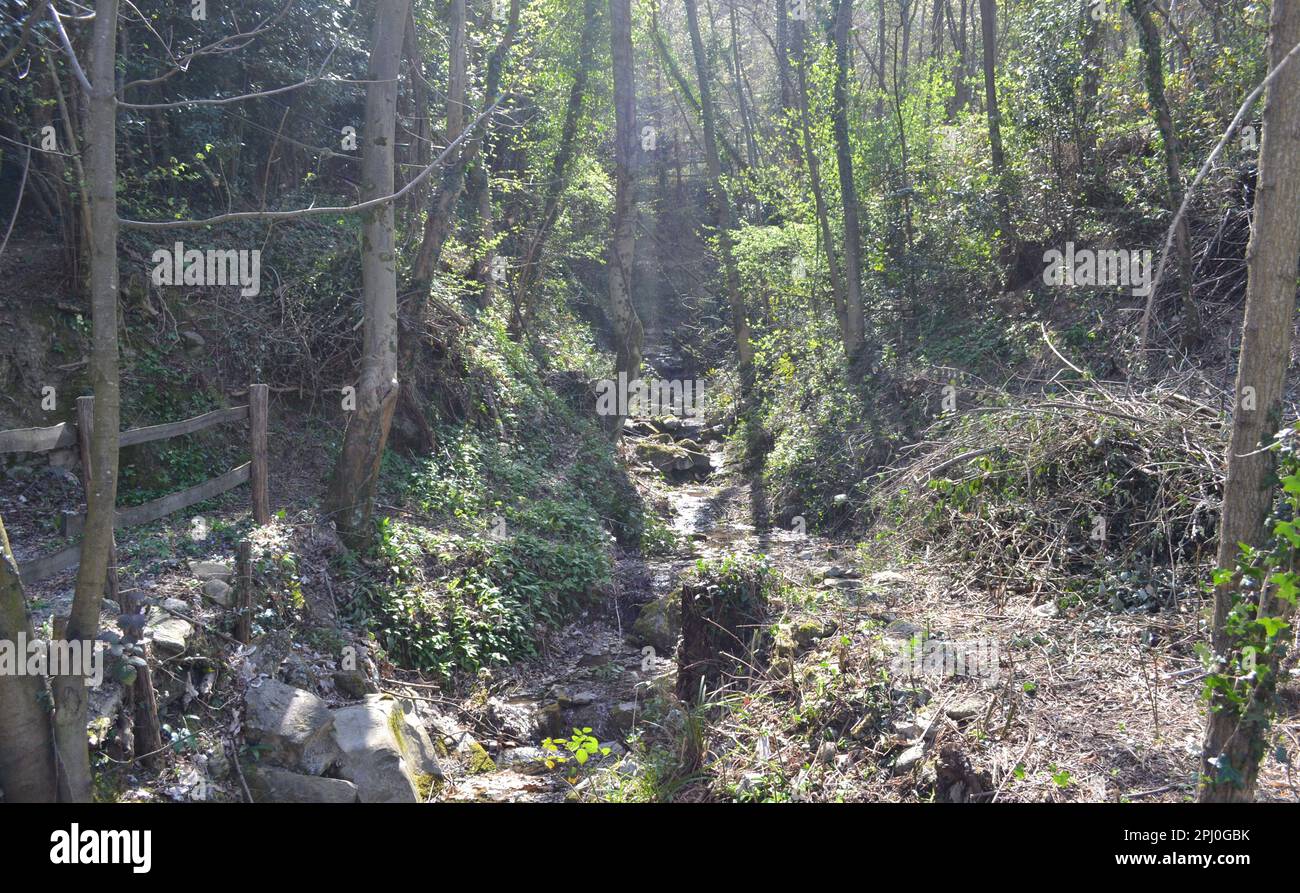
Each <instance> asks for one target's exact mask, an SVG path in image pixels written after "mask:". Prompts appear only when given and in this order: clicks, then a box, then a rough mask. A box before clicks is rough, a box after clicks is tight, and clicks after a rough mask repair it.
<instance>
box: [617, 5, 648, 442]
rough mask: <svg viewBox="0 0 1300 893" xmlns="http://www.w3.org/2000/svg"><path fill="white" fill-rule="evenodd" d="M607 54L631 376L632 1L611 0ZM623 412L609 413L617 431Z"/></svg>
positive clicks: (625, 348)
mask: <svg viewBox="0 0 1300 893" xmlns="http://www.w3.org/2000/svg"><path fill="white" fill-rule="evenodd" d="M609 34H610V37H609V40H610V53H611V56H612V57H613V63H614V168H615V186H614V223H613V233H612V236H611V238H610V243H609V307H610V314H611V316H612V322H613V325H614V337H615V340H616V342H617V343H616V350H615V363H614V367H615V370H616V371H617V372H618V373H622V374H625V375H626V376H627V379H626V380H627V381H632V380H633V379H635V378H636V377H637V376H638V375H639V374H640V370H641V339H642V337H643V332H642V329H641V320H640V319H639V318H638V317H637V314H636V307H634V306H633V304H632V274H633V268H634V265H635V257H634V255H635V250H636V228H635V227H636V174H635V170H634V164H635V162H636V152H637V130H636V80H635V78H634V76H633V69H632V65H633V59H632V3H631V0H610V4H609ZM622 427H623V418H622V416H617V415H616V416H614V417H613V418H612V430H613V432H614V433H615V434H617V433H618V432H619V431H621V430H622Z"/></svg>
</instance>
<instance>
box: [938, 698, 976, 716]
mask: <svg viewBox="0 0 1300 893" xmlns="http://www.w3.org/2000/svg"><path fill="white" fill-rule="evenodd" d="M944 712H945V713H946V714H947V715H948V718H949V719H956V720H962V719H970V718H971V717H973V716H979V715H980V714H981V713H983V712H984V702H983V701H981V700H980V699H979V698H967V699H966V700H964V701H959V702H957V703H956V704H954V705H953V706H951V707H949V708H948V709H947V710H946V711H944Z"/></svg>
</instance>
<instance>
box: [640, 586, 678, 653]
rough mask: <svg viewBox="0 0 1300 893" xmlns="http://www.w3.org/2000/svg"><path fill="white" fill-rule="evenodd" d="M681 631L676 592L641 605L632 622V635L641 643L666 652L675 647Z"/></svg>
mask: <svg viewBox="0 0 1300 893" xmlns="http://www.w3.org/2000/svg"><path fill="white" fill-rule="evenodd" d="M681 631H682V604H681V597H680V596H679V595H678V594H677V593H676V592H670V593H669V594H667V595H664V596H660V597H659V598H657V599H655V600H654V601H652V602H648V603H647V604H645V605H642V606H641V613H640V614H639V615H638V616H637V618H636V622H635V623H633V624H632V635H633V637H634V638H635V639H636V640H637V641H638V642H639V643H640V644H642V645H650V646H652V647H653V648H655V649H656V650H658V651H660V652H662V653H664V654H667V653H668V652H670V651H672V650H673V649H674V648H676V647H677V637H678V636H679V635H680V634H681Z"/></svg>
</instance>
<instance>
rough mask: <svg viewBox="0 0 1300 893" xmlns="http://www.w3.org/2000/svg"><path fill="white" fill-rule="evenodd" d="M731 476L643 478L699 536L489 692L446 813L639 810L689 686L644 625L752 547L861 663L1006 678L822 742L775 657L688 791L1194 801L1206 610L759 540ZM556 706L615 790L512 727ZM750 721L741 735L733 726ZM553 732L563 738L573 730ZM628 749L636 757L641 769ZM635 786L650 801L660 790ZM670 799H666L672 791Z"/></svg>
mask: <svg viewBox="0 0 1300 893" xmlns="http://www.w3.org/2000/svg"><path fill="white" fill-rule="evenodd" d="M714 463H715V466H716V471H715V473H714V474H712V475H711V476H710V477H709V479H708V480H706V481H704V482H697V483H686V484H669V483H666V482H664V481H663V480H662V479H661V478H660V477H659V476H658V475H657V474H655V473H654V472H652V471H648V470H645V469H643V470H642V472H641V478H640V484H641V486H643V487H645V488H646V489H647V490H650V491H653V492H654V494H655V496H656V497H657V499H658V501H660V503H661V504H664V505H666V506H667V507H668V509H669V511H670V512H671V517H672V523H673V526H674V529H675V531H676V533H677V534H678V536H679V540H680V544H681V545H680V547H679V548H678V550H677V552H676V554H674V555H672V556H669V557H664V558H658V559H649V560H646V559H642V558H639V557H636V556H631V555H625V556H624V557H623V560H622V562H621V564H620V567H619V572H618V578H619V588H618V592H617V594H616V595H615V597H614V599H613V601H612V602H611V604H610V605H609V606H608V607H609V610H608V611H606V612H600V611H597V612H593V613H592V614H591V615H589V616H587V617H584V618H582V619H580V620H579V621H577V622H575V623H573V624H572V625H570V626H568V627H566V628H565V629H563V630H561V631H559V632H558V633H557V634H556V635H554V636H553V637H551V638H549V639H548V640H547V642H546V650H545V654H544V656H543V658H542V659H541V660H539V661H536V662H530V663H527V664H521V665H517V666H515V667H514V668H512V669H511V670H510V671H508V672H507V673H504V674H497V675H496V681H495V683H494V684H493V686H492V688H493V693H492V696H491V697H490V698H488V700H487V701H486V702H485V701H484V700H483V697H482V695H480V696H478V698H477V702H475V701H474V700H467V701H465V702H463V703H462V704H460V705H459V706H458V709H459V710H460V712H462V713H463V715H465V716H469V717H477V718H478V719H477V722H476V727H477V729H478V730H480V731H481V732H484V733H486V737H485V739H484V741H485V744H487V746H488V749H489V750H490V751H492V752H493V753H494V754H495V762H494V763H493V766H492V768H491V770H490V771H486V772H468V773H464V774H461V775H459V777H457V775H456V774H454V773H453V774H452V775H451V776H449V779H448V785H447V787H446V788H445V791H444V794H443V796H444V797H445V798H446V799H451V800H480V801H482V800H487V801H552V800H562V799H565V798H569V799H592V798H596V797H600V798H609V797H610V796H611V795H612V796H613V797H615V798H623V797H627V796H628V787H629V785H628V784H627V781H628V780H629V779H639V778H642V777H643V776H644V775H645V773H646V769H645V767H644V766H642V765H641V762H642V761H643V759H644V746H642V747H641V748H640V750H639V751H638V750H637V742H641V743H642V745H644V741H646V740H650V739H653V737H654V735H655V734H656V733H662V732H663V731H665V729H666V728H667V727H672V726H673V723H672V716H671V711H669V713H668V716H667V718H665V716H664V714H663V711H662V710H660V711H659V712H658V713H656V711H655V709H654V704H653V701H652V698H653V697H654V696H655V695H656V694H657V693H664V692H666V691H671V689H672V684H673V682H674V680H675V672H676V668H675V666H674V664H673V662H672V655H671V654H668V655H665V654H662V653H653V652H650V653H648V652H647V651H646V649H645V648H644V646H643V645H642V644H641V643H640V641H639V640H638V638H637V636H635V635H634V634H631V632H630V629H629V628H630V627H631V625H632V621H633V620H634V619H635V618H636V615H637V611H638V610H639V609H640V607H641V606H642V605H646V604H648V603H650V602H652V601H653V600H654V599H660V598H665V597H668V598H674V597H676V593H675V590H676V587H677V586H678V585H679V581H680V579H681V577H682V575H683V574H684V573H686V572H687V571H689V570H690V569H691V568H692V567H693V566H694V565H695V563H696V562H697V560H699V559H717V558H721V557H723V556H726V555H732V554H738V553H748V554H751V555H764V556H767V559H768V560H769V561H770V563H771V566H772V567H773V568H774V569H775V570H776V572H777V573H778V574H779V575H780V576H781V578H783V579H784V581H786V582H787V583H788V584H790V585H792V586H794V587H795V588H802V589H805V590H812V591H815V592H816V593H817V595H818V596H819V598H818V601H817V604H818V608H817V611H818V612H819V613H820V614H822V615H823V617H825V616H833V617H834V618H836V620H835V622H834V624H833V626H832V628H836V629H838V630H839V631H840V634H844V633H849V634H851V635H852V637H853V641H854V647H855V649H856V648H857V647H858V646H859V645H861V646H862V650H864V651H866V652H869V653H872V654H875V655H876V656H877V657H878V658H880V659H881V660H886V661H887V660H891V659H893V660H896V659H897V657H898V655H899V654H901V653H903V652H904V650H905V649H906V648H908V647H909V644H910V645H911V646H912V647H915V646H916V643H917V642H919V641H921V640H926V641H929V642H932V643H933V642H940V643H951V644H953V645H956V646H957V647H964V646H965V645H970V644H974V643H979V644H984V643H987V644H988V645H989V646H990V647H992V648H993V649H994V653H995V654H996V667H995V668H994V671H993V673H992V674H991V676H990V675H987V674H986V676H985V677H984V678H976V677H974V676H972V675H971V674H969V673H967V674H962V673H959V672H958V673H952V672H947V673H945V672H942V671H935V672H931V671H930V669H929V668H926V669H924V670H922V671H921V672H920V674H919V675H911V676H909V677H907V678H899V679H897V680H895V681H894V682H893V683H891V692H890V694H891V697H890V702H889V703H890V706H889V707H888V708H887V709H886V710H885V711H884V713H883V714H881V713H879V712H878V711H877V714H878V715H875V716H874V717H873V719H874V724H875V725H877V726H878V727H880V728H881V729H882V730H883V733H882V734H880V735H879V736H863V735H856V736H855V735H852V734H847V733H846V731H845V730H846V729H848V727H850V726H853V725H854V724H855V723H854V722H853V720H855V719H857V717H849V719H848V720H847V721H845V722H843V724H842V725H843V727H842V728H840V727H835V728H834V729H833V730H832V731H829V732H828V731H826V730H825V729H821V730H819V733H818V734H816V735H809V734H808V727H809V725H810V723H809V722H807V720H806V718H805V719H804V721H803V722H802V723H801V722H799V721H794V722H792V721H791V719H790V715H791V710H790V708H791V702H792V701H799V702H800V705H801V706H802V699H801V697H800V696H799V695H797V694H796V695H795V696H794V697H793V698H792V697H791V693H790V690H789V686H788V685H787V684H786V680H785V678H784V676H785V674H786V672H787V671H786V668H785V667H784V665H782V664H779V662H774V663H773V665H772V666H771V667H769V668H766V669H765V670H764V671H763V673H762V674H760V678H759V679H757V680H755V681H754V683H753V686H752V689H751V690H750V691H748V692H745V693H743V695H742V700H741V703H742V704H743V709H741V710H739V711H738V710H737V709H735V705H734V703H733V702H729V701H728V700H727V699H725V698H724V699H721V700H720V701H718V702H716V703H715V704H714V706H713V707H712V708H711V709H708V710H704V711H702V712H701V713H700V716H701V717H702V718H703V721H704V723H705V724H706V725H713V726H714V727H713V728H710V729H706V730H705V731H704V732H702V733H700V734H702V737H703V739H704V742H705V752H704V753H703V756H702V759H701V760H700V761H699V766H698V767H697V768H696V769H695V770H694V771H692V772H690V773H689V774H688V775H686V776H685V777H682V778H678V779H676V784H675V785H674V787H673V788H672V792H671V793H672V796H673V798H674V799H679V800H681V799H689V800H706V799H716V798H718V797H729V796H735V794H736V792H737V791H739V792H740V793H741V794H742V795H743V793H744V792H745V791H746V790H756V791H757V790H765V789H766V788H765V787H764V786H765V785H767V784H770V781H771V778H772V777H773V775H774V774H775V775H777V776H779V777H780V778H781V779H782V782H781V785H780V792H779V794H780V797H781V798H784V797H786V796H788V797H789V798H790V799H804V800H840V799H844V800H872V801H878V800H886V801H909V800H911V801H915V800H931V799H934V800H944V801H947V800H950V799H951V800H962V801H974V802H989V801H993V800H996V801H999V802H1002V801H1069V800H1074V801H1093V802H1098V801H1138V800H1143V801H1178V800H1182V799H1186V798H1188V797H1190V796H1192V795H1193V793H1194V790H1195V779H1196V773H1197V767H1198V760H1199V753H1200V735H1201V731H1202V729H1203V724H1204V707H1203V703H1202V701H1201V698H1200V689H1201V680H1202V679H1203V670H1202V669H1201V663H1200V661H1199V659H1198V658H1196V657H1195V656H1194V655H1193V654H1192V652H1191V648H1192V646H1193V645H1194V644H1195V643H1196V642H1197V641H1201V640H1202V639H1203V637H1204V634H1205V631H1204V629H1203V614H1204V609H1205V608H1206V607H1207V606H1206V604H1205V603H1204V602H1203V601H1202V599H1200V598H1196V597H1194V598H1187V599H1183V600H1181V601H1179V602H1178V604H1177V606H1176V610H1174V611H1162V612H1160V613H1156V614H1148V613H1128V612H1122V613H1115V612H1113V611H1110V610H1108V609H1107V608H1106V606H1104V605H1087V604H1082V605H1079V606H1078V607H1076V608H1073V609H1071V610H1069V611H1065V612H1063V611H1061V610H1060V609H1059V608H1058V607H1057V605H1056V604H1055V602H1053V601H1044V602H1043V603H1041V604H1039V603H1036V602H1035V599H1034V598H1033V597H1032V596H1030V595H1023V596H1005V597H1002V598H995V597H993V596H991V595H990V594H988V593H986V592H976V591H972V590H970V589H968V588H955V587H954V586H952V585H951V584H950V583H949V581H950V580H952V579H955V578H956V577H957V576H958V575H955V574H952V575H950V574H946V573H944V572H943V571H942V569H941V568H937V567H934V566H927V565H926V564H925V563H923V562H918V563H915V564H910V565H908V566H907V567H903V568H899V567H884V566H879V565H877V564H874V563H873V562H872V561H871V556H870V555H869V553H868V552H866V551H863V550H858V549H855V547H854V546H853V545H852V544H849V543H843V542H836V541H833V540H829V539H824V538H819V537H815V536H805V535H801V534H797V533H795V532H793V531H786V530H781V529H773V530H767V531H761V530H757V529H756V528H755V526H754V524H753V518H754V514H755V509H756V502H755V499H754V491H753V489H752V487H751V484H750V479H749V478H748V476H746V475H744V474H742V473H741V472H740V471H739V469H737V468H735V467H732V466H730V465H724V464H723V463H722V461H721V452H720V451H719V452H717V453H715V454H714ZM784 610H785V609H779V611H784ZM790 616H792V615H790V614H783V615H781V616H776V617H774V618H773V619H774V620H775V621H776V622H777V623H780V621H781V620H788V619H790ZM831 638H835V637H831ZM841 654H843V652H841ZM858 657H859V658H860V657H861V652H859V654H858ZM836 661H837V658H836V657H835V649H834V648H833V647H832V648H828V649H824V650H823V649H818V648H812V649H810V650H809V651H808V652H807V653H805V654H803V655H801V656H800V657H799V659H798V661H797V663H798V666H799V668H800V669H799V672H800V673H803V674H805V678H806V679H808V680H811V679H813V678H814V677H815V675H816V672H815V670H811V669H809V668H816V667H825V666H826V665H827V663H828V662H829V663H830V664H832V665H834V664H835V663H836ZM843 664H844V665H843V666H840V667H835V668H834V669H835V672H836V673H838V674H839V675H841V676H842V677H844V678H846V679H852V680H853V682H852V684H850V685H848V686H847V688H850V689H852V688H854V687H855V686H856V687H857V688H858V689H859V690H861V689H862V688H864V687H867V686H870V685H872V684H873V681H874V680H873V679H872V678H871V677H873V676H875V675H876V674H878V673H879V671H880V669H881V667H880V664H879V663H876V662H873V661H872V660H867V661H865V662H861V661H859V660H853V661H849V660H843ZM1291 673H1292V675H1293V676H1294V675H1295V671H1294V670H1292V671H1291ZM791 675H792V676H793V675H796V674H794V673H791ZM855 677H856V678H855ZM1294 689H1295V686H1294V685H1292V686H1288V687H1287V690H1288V692H1289V694H1288V695H1286V697H1287V698H1288V699H1287V700H1286V701H1285V702H1284V704H1283V711H1282V714H1283V715H1282V716H1281V717H1279V721H1278V725H1277V729H1278V730H1279V733H1280V735H1281V736H1282V738H1283V739H1284V740H1286V741H1289V744H1288V745H1287V746H1286V750H1287V751H1290V752H1294V751H1295V749H1296V747H1297V744H1298V743H1300V742H1298V741H1297V735H1298V734H1300V703H1298V702H1297V701H1296V700H1295V698H1294ZM557 707H559V708H561V709H560V710H557V709H556V708H557ZM548 711H551V712H553V715H554V717H555V718H558V717H559V716H560V715H563V716H564V717H565V718H566V719H569V720H571V721H573V722H577V723H582V724H584V725H583V727H584V728H591V729H594V730H595V731H594V734H595V735H596V736H597V737H599V738H600V740H601V741H602V742H603V743H605V744H606V745H608V746H610V747H611V754H610V756H609V757H606V758H605V765H607V766H612V768H609V769H606V770H604V772H603V775H604V778H603V780H602V777H601V773H600V772H597V773H594V774H593V773H590V772H583V773H573V774H570V773H571V772H572V769H573V767H572V765H569V766H567V767H566V766H560V767H557V768H556V769H554V770H553V771H548V770H547V769H546V767H545V766H544V764H543V763H542V761H544V759H545V757H546V754H545V753H544V752H542V751H541V750H540V749H539V748H538V747H537V746H536V745H537V743H538V742H537V741H536V740H534V741H531V742H526V741H522V740H520V739H519V737H518V736H517V734H514V732H512V729H513V730H515V731H517V730H518V729H519V728H520V726H519V725H518V724H517V723H515V724H512V717H511V715H510V714H511V713H512V712H517V714H518V715H530V714H531V715H533V716H537V715H539V713H540V714H541V715H546V714H547V712H548ZM829 712H833V711H828V713H829ZM738 713H741V714H743V715H744V716H743V721H739V722H737V721H736V716H737V714H738ZM679 721H680V718H679ZM811 725H813V726H816V723H812V724H811ZM552 726H553V727H552V728H551V729H549V732H550V734H551V735H553V736H555V737H561V736H567V735H568V733H569V732H570V731H571V730H570V729H569V728H567V727H564V726H563V725H559V724H552ZM645 726H650V727H652V728H651V729H649V730H647V729H646V728H644V727H645ZM523 727H524V728H527V725H526V724H525V725H524V726H523ZM542 728H543V731H546V723H545V722H543V723H542ZM826 728H831V726H830V725H829V724H828V725H827V727H826ZM670 730H671V729H670ZM677 734H680V729H677ZM493 735H495V736H496V740H495V741H493V740H492V737H491V736H493ZM512 735H514V737H513V740H512ZM864 738H866V740H863V739H864ZM873 738H874V740H872V739H873ZM809 739H811V740H809ZM823 739H825V740H823ZM488 742H491V743H488ZM625 742H626V743H628V744H631V746H632V747H633V748H634V752H633V753H628V754H627V756H624V754H625V753H626V749H625V746H624V744H625ZM828 742H829V746H828ZM561 752H563V751H561ZM918 755H919V757H920V760H919V761H916V760H915V757H916V756H918ZM566 776H568V777H567V778H566ZM611 778H612V779H613V782H612V783H611V782H610V779H611ZM663 781H664V779H662V778H660V779H659V783H660V784H661V785H662V783H663ZM1298 785H1300V779H1297V778H1296V777H1295V776H1294V775H1293V774H1292V772H1291V770H1290V767H1288V766H1287V765H1285V763H1284V762H1282V761H1281V760H1280V759H1276V758H1274V757H1273V756H1272V755H1270V757H1269V758H1268V759H1266V761H1265V766H1264V769H1263V772H1262V773H1261V777H1260V786H1259V798H1260V799H1261V800H1290V801H1295V800H1297V799H1300V786H1298ZM631 787H634V788H635V787H636V786H635V785H631ZM638 790H640V792H641V796H645V794H646V789H645V787H644V786H642V787H641V788H638ZM772 793H773V792H772V791H771V790H768V794H769V795H770V794H772ZM663 795H664V791H663V790H662V789H660V790H659V791H658V793H657V796H663ZM631 796H632V797H633V798H636V797H637V795H636V794H632V795H631Z"/></svg>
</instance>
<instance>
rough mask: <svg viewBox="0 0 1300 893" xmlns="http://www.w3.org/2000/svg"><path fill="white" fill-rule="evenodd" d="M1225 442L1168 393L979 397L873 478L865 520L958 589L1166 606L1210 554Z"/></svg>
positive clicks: (1213, 417) (1207, 415) (1186, 402)
mask: <svg viewBox="0 0 1300 893" xmlns="http://www.w3.org/2000/svg"><path fill="white" fill-rule="evenodd" d="M1227 434H1228V426H1227V423H1226V422H1225V421H1224V420H1223V419H1221V418H1220V415H1219V412H1218V411H1217V410H1216V409H1215V408H1212V407H1209V406H1205V405H1203V404H1201V403H1198V402H1196V401H1194V400H1191V399H1189V398H1187V397H1185V396H1182V395H1181V394H1179V393H1177V392H1176V391H1174V390H1171V389H1169V388H1167V387H1165V388H1155V389H1151V390H1148V391H1144V392H1142V393H1128V394H1121V393H1119V392H1118V391H1116V390H1114V389H1111V388H1103V387H1101V386H1099V385H1091V386H1089V387H1088V388H1087V389H1080V390H1077V391H1062V392H1061V393H1059V394H1057V395H1053V396H1045V397H1041V398H1036V399H1019V400H1016V399H1015V398H1012V397H1010V396H1009V395H1007V394H993V395H986V400H985V403H984V405H981V406H977V407H974V408H971V409H967V410H965V411H961V412H957V413H952V414H948V415H945V416H943V417H941V418H940V419H939V420H937V421H936V422H934V423H933V424H932V425H931V426H930V428H929V429H928V430H927V431H926V432H925V433H924V435H923V437H922V438H921V440H920V441H919V442H918V443H917V445H916V446H915V447H914V448H912V449H911V450H908V451H905V452H904V459H903V460H902V461H901V462H898V463H896V464H895V465H894V466H893V467H891V468H889V469H886V470H885V471H883V472H881V473H880V474H879V475H877V476H876V478H875V480H874V482H873V483H874V486H873V488H872V491H873V495H872V499H871V502H870V505H869V510H870V511H871V521H872V523H873V526H874V528H875V530H876V531H877V532H878V533H880V536H878V537H877V540H878V541H881V542H883V541H885V540H887V539H888V538H889V537H890V536H892V537H893V538H894V540H895V542H896V543H897V544H898V545H900V546H902V547H904V548H905V549H906V551H908V552H912V553H916V552H924V553H925V554H926V555H927V557H928V560H929V561H930V562H932V563H933V562H936V561H937V562H939V563H945V564H948V565H951V568H950V570H951V571H952V573H953V574H954V580H955V582H959V583H961V584H964V585H966V586H972V587H975V588H979V589H984V590H990V591H994V592H998V593H1002V594H1005V593H1023V592H1032V593H1033V594H1034V596H1035V597H1036V598H1037V597H1039V596H1051V597H1055V598H1057V599H1060V598H1062V597H1065V596H1075V597H1077V598H1080V599H1094V598H1097V597H1101V598H1104V599H1108V600H1109V601H1110V603H1111V605H1112V607H1113V608H1114V609H1116V610H1143V609H1145V610H1152V611H1154V610H1159V609H1160V608H1161V607H1172V606H1173V605H1174V604H1175V602H1176V600H1177V598H1178V597H1179V596H1180V594H1183V593H1186V592H1187V591H1188V590H1189V589H1191V588H1194V587H1196V586H1198V585H1199V584H1200V582H1201V581H1202V580H1204V579H1205V574H1206V571H1207V570H1208V566H1207V562H1210V561H1212V560H1213V557H1214V538H1215V532H1216V528H1217V524H1218V511H1219V500H1220V493H1221V489H1222V479H1223V461H1222V456H1223V455H1224V448H1225V445H1226V441H1227Z"/></svg>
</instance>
